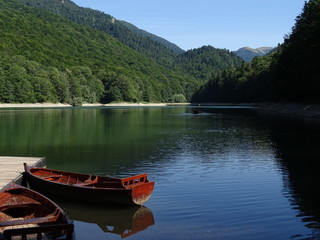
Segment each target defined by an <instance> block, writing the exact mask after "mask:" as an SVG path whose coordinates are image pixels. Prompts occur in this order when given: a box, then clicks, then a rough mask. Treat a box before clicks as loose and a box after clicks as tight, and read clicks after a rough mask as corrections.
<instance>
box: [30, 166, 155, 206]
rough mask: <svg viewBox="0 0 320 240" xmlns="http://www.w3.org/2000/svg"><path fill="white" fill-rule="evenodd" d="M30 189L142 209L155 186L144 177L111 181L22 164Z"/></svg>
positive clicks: (110, 178)
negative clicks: (136, 206) (135, 206)
mask: <svg viewBox="0 0 320 240" xmlns="http://www.w3.org/2000/svg"><path fill="white" fill-rule="evenodd" d="M24 167H25V172H26V175H27V180H28V183H29V184H30V187H31V188H33V189H35V190H37V191H40V192H42V193H44V194H48V195H55V196H59V197H63V198H69V199H73V200H76V201H87V202H96V203H113V204H126V205H142V204H143V203H145V202H146V201H147V200H148V199H149V198H150V197H151V194H152V191H153V188H154V182H150V181H149V180H148V177H147V174H141V175H136V176H132V177H128V178H122V179H121V178H112V177H108V176H106V177H100V176H92V175H89V174H80V173H72V172H65V171H59V170H53V169H47V168H37V167H28V166H27V165H26V164H24Z"/></svg>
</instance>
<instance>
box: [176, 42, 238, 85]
mask: <svg viewBox="0 0 320 240" xmlns="http://www.w3.org/2000/svg"><path fill="white" fill-rule="evenodd" d="M175 62H176V64H177V65H179V66H180V67H181V68H182V69H184V70H185V71H186V72H187V73H188V74H191V75H192V76H194V77H196V78H197V79H200V80H202V81H203V82H206V81H208V79H209V78H210V77H212V76H213V75H216V74H218V73H219V72H220V71H223V70H227V69H230V68H235V67H237V66H239V65H241V63H242V62H243V61H242V60H241V58H239V57H237V56H236V55H235V54H234V53H232V52H230V51H229V50H226V49H216V48H214V47H212V46H203V47H201V48H197V49H192V50H188V51H186V52H184V53H182V54H180V55H179V56H177V57H176V60H175Z"/></svg>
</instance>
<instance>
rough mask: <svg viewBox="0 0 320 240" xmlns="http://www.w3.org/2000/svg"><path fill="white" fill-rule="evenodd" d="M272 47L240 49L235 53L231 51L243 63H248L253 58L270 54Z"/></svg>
mask: <svg viewBox="0 0 320 240" xmlns="http://www.w3.org/2000/svg"><path fill="white" fill-rule="evenodd" d="M273 49H274V48H273V47H259V48H255V49H254V48H251V47H242V48H239V49H238V50H237V51H233V52H234V53H235V54H236V55H237V56H239V57H241V58H242V59H243V60H244V61H246V62H250V61H251V60H252V59H253V58H254V57H257V56H258V57H263V56H265V55H267V54H268V53H269V52H271V51H272V50H273Z"/></svg>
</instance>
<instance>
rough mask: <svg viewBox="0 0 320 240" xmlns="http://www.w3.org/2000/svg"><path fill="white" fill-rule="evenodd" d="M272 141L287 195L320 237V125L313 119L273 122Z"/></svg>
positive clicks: (307, 224) (314, 233)
mask: <svg viewBox="0 0 320 240" xmlns="http://www.w3.org/2000/svg"><path fill="white" fill-rule="evenodd" d="M272 123H273V124H272V127H271V129H272V141H273V143H274V145H275V146H274V147H275V149H276V153H277V157H278V161H279V164H280V165H281V167H280V168H281V169H282V172H283V180H284V184H285V189H284V195H286V196H288V198H289V200H290V202H291V204H292V207H293V208H294V209H298V210H299V214H298V217H301V218H302V221H303V222H306V226H307V227H308V228H310V229H311V230H312V232H313V236H312V238H310V239H319V238H320V187H319V186H320V178H319V161H320V124H319V123H316V122H314V121H311V120H292V119H285V118H284V119H281V120H278V121H276V120H274V121H272Z"/></svg>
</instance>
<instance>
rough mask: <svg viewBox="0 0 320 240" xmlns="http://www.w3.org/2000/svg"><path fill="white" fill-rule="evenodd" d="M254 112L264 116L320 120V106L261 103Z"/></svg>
mask: <svg viewBox="0 0 320 240" xmlns="http://www.w3.org/2000/svg"><path fill="white" fill-rule="evenodd" d="M254 111H257V112H258V113H262V114H273V115H278V116H286V117H295V118H301V119H313V120H317V121H319V120H320V104H303V103H261V104H260V105H259V106H258V107H257V108H256V109H255V110H254Z"/></svg>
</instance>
